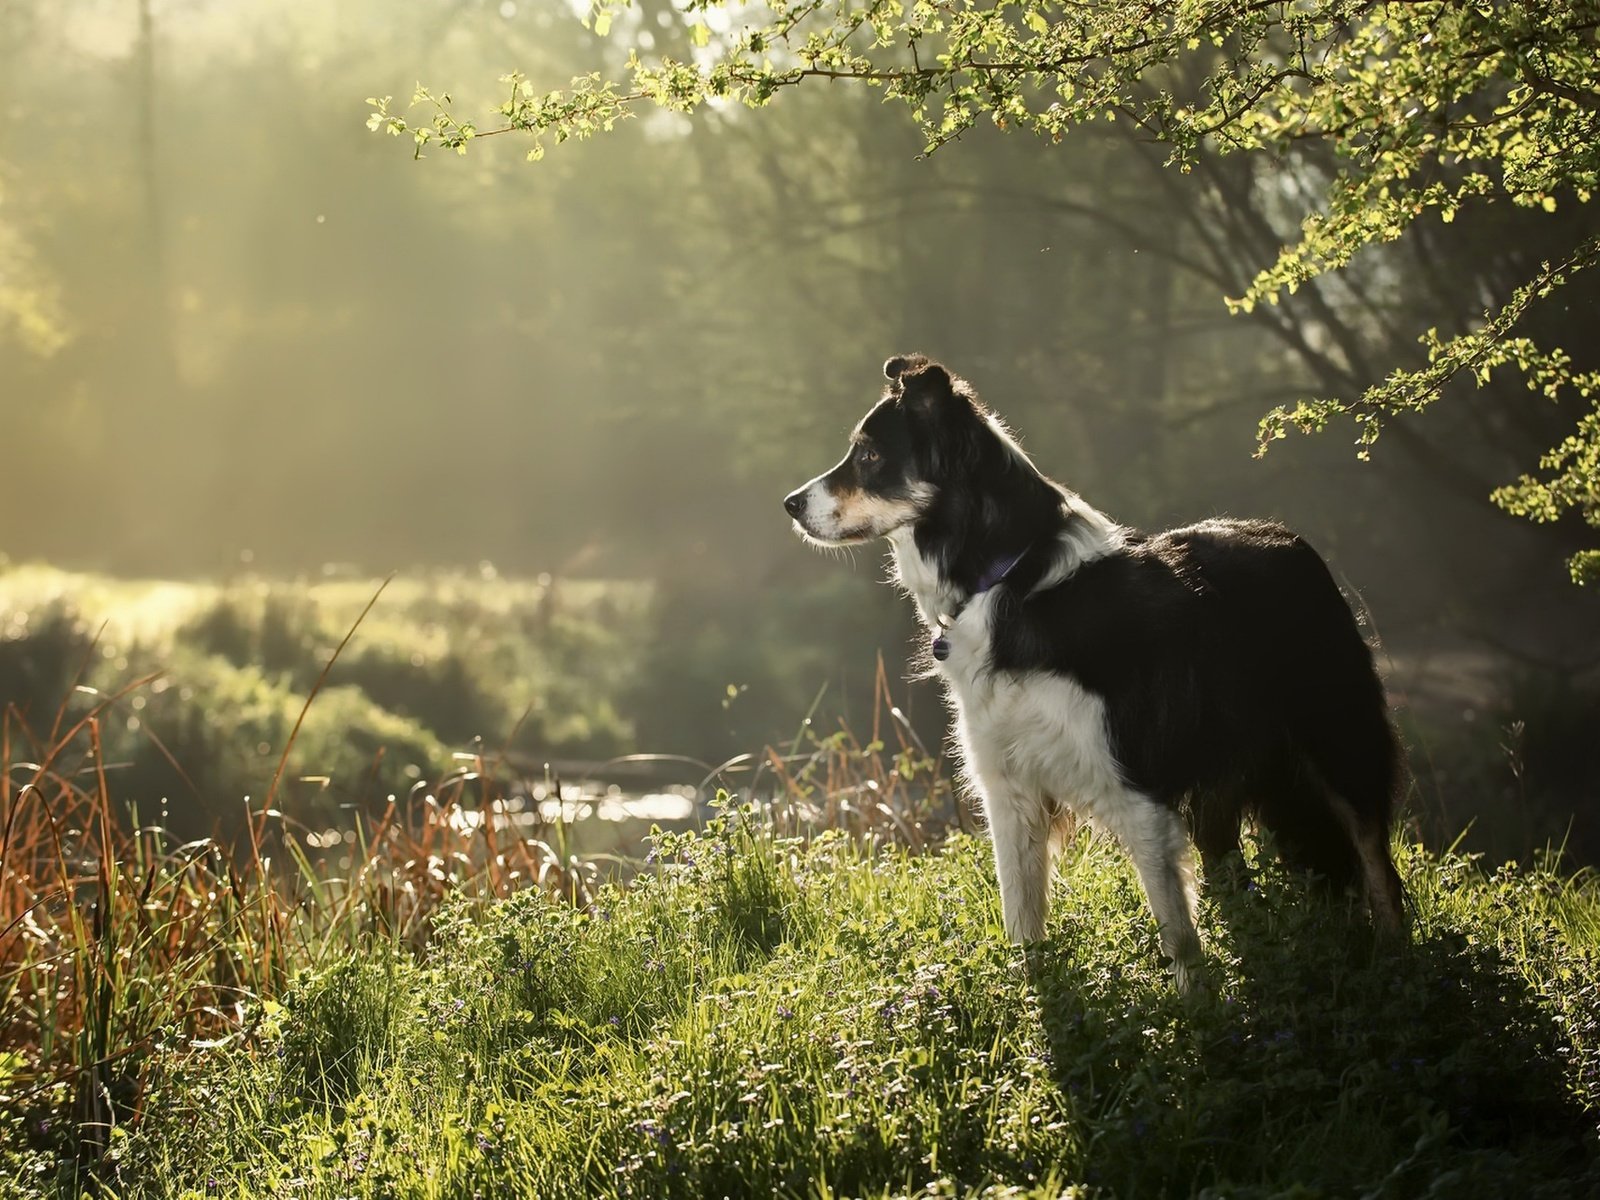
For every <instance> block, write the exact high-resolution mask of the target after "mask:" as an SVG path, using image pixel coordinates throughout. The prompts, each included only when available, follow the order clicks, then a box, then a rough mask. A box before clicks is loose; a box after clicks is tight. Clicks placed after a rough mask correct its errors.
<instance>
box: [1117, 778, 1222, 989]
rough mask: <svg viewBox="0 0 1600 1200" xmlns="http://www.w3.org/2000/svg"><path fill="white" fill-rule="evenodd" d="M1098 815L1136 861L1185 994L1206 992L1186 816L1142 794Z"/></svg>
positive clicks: (1127, 794) (1163, 944) (1124, 797)
mask: <svg viewBox="0 0 1600 1200" xmlns="http://www.w3.org/2000/svg"><path fill="white" fill-rule="evenodd" d="M1095 815H1096V817H1097V818H1098V819H1099V820H1100V823H1101V824H1103V825H1104V826H1105V827H1106V828H1107V829H1109V830H1110V831H1111V832H1112V834H1114V835H1115V836H1116V838H1117V840H1118V841H1119V842H1121V843H1122V845H1123V847H1124V848H1125V849H1126V850H1127V851H1128V854H1129V855H1130V856H1131V857H1132V859H1133V865H1134V868H1135V869H1136V870H1137V871H1138V872H1139V882H1140V883H1142V884H1143V885H1144V894H1145V898H1146V899H1147V900H1148V901H1149V902H1150V911H1151V912H1152V913H1153V914H1155V918H1156V926H1157V928H1158V929H1160V931H1161V953H1162V954H1163V955H1165V956H1166V958H1167V959H1168V960H1169V961H1170V962H1171V963H1172V974H1173V977H1174V979H1175V980H1176V982H1177V985H1178V990H1179V991H1180V992H1185V993H1187V992H1193V991H1200V990H1204V988H1205V986H1206V978H1205V968H1204V958H1203V955H1202V953H1201V950H1200V933H1199V931H1198V930H1197V929H1196V928H1195V923H1194V918H1195V904H1196V895H1195V884H1194V855H1193V854H1192V852H1191V850H1190V846H1189V835H1188V831H1187V830H1186V829H1185V827H1184V821H1183V818H1182V817H1181V816H1179V815H1178V813H1176V812H1175V811H1173V810H1172V809H1170V808H1167V807H1165V806H1164V805H1161V804H1158V803H1157V802H1156V801H1154V800H1151V799H1149V798H1147V797H1145V796H1141V795H1140V794H1138V793H1137V792H1131V791H1130V792H1125V793H1123V794H1122V795H1121V796H1118V797H1117V798H1116V799H1115V801H1114V802H1113V803H1110V804H1104V805H1097V806H1096V809H1095Z"/></svg>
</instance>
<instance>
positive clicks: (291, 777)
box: [0, 566, 649, 836]
mask: <svg viewBox="0 0 1600 1200" xmlns="http://www.w3.org/2000/svg"><path fill="white" fill-rule="evenodd" d="M378 586H379V584H378V581H376V580H364V579H356V580H352V579H343V578H333V579H325V580H318V581H310V582H306V581H301V582H292V581H280V582H268V581H265V580H260V579H249V578H246V579H241V580H238V581H235V582H232V583H228V584H213V583H204V582H196V583H174V582H157V581H138V580H113V579H108V578H105V577H102V576H95V575H84V574H75V573H69V572H64V571H58V570H55V569H53V568H48V567H42V566H18V567H13V568H10V569H9V570H6V569H0V711H3V710H4V709H8V708H9V709H13V710H14V718H13V719H14V723H15V725H16V726H17V727H18V728H19V729H26V730H27V731H28V734H29V735H30V736H31V738H32V739H33V740H35V741H38V742H40V743H44V744H48V743H49V742H50V741H51V740H52V739H51V737H50V736H49V734H50V729H51V725H52V722H53V720H54V717H55V714H56V713H57V712H58V711H59V710H60V709H61V706H62V700H63V697H69V696H70V694H71V693H72V691H73V689H74V687H75V686H81V687H83V688H92V689H97V690H99V691H102V692H109V691H114V690H117V689H119V688H121V687H123V686H125V685H126V684H127V683H128V682H130V681H131V680H133V679H136V678H139V677H141V676H144V677H148V678H149V682H148V684H147V686H145V687H143V688H141V689H139V691H138V694H137V695H135V696H133V697H131V698H130V700H129V701H128V703H127V704H125V705H122V706H119V708H118V709H117V711H116V713H115V714H114V717H115V719H112V718H111V716H109V715H108V717H107V719H106V720H105V721H104V722H103V723H102V729H101V735H102V739H103V742H104V745H105V749H106V761H107V763H108V765H109V766H110V769H111V770H112V775H113V778H112V785H113V790H114V792H115V794H116V796H117V798H118V799H119V800H121V801H124V802H132V803H137V804H138V805H139V807H140V808H141V810H142V811H143V812H145V813H146V814H148V815H149V816H151V817H156V816H158V815H160V816H163V818H164V823H167V824H169V825H171V826H173V827H175V828H176V829H177V830H178V831H179V832H181V833H183V834H184V835H185V836H199V835H201V834H204V833H209V832H210V831H211V830H212V828H213V827H214V826H215V825H216V824H217V823H218V822H219V820H220V822H221V824H222V825H223V827H224V828H226V829H229V830H232V829H234V828H236V827H237V824H238V820H239V813H240V808H239V805H240V802H241V800H242V798H243V797H244V796H246V795H253V796H258V797H259V796H261V795H262V794H264V792H265V790H266V788H267V785H268V784H269V782H270V781H271V779H272V777H273V774H274V772H275V769H276V767H277V763H278V757H279V751H280V750H281V749H282V747H283V745H284V744H285V742H286V741H287V738H288V734H289V731H290V729H291V728H293V726H294V724H295V721H296V720H297V718H298V717H299V714H300V710H301V707H302V705H303V704H304V701H305V697H306V695H307V694H308V693H309V692H310V690H311V689H312V687H313V686H314V685H315V684H316V682H317V680H318V678H319V676H320V675H321V673H322V669H323V667H324V665H325V664H326V663H327V661H328V657H329V655H330V653H331V651H332V649H333V647H334V646H336V645H337V644H338V643H339V641H340V639H341V638H342V637H343V636H344V634H345V633H346V632H347V631H348V630H349V629H350V627H351V625H352V623H353V622H354V621H355V619H356V618H357V616H358V615H359V614H360V613H361V612H362V609H363V607H364V606H365V605H366V604H367V602H368V601H370V600H371V599H372V597H373V594H374V592H375V590H376V589H377V587H378ZM648 606H649V594H648V588H647V587H645V586H644V585H639V584H622V583H597V582H582V581H552V580H550V579H548V578H545V579H543V580H540V581H533V580H526V581H519V580H505V579H499V578H492V577H490V578H486V577H482V576H480V575H464V574H459V573H455V574H453V573H448V572H433V573H430V574H426V575H421V576H414V577H410V578H405V579H396V580H393V581H391V583H390V584H389V585H388V586H387V587H386V588H385V589H384V594H383V597H382V601H381V603H380V604H378V605H376V606H374V608H373V611H372V612H371V614H370V615H369V616H368V617H367V619H366V620H365V621H364V622H363V623H362V627H361V630H360V633H359V636H358V637H356V638H354V639H353V640H352V642H351V644H350V645H349V647H347V649H346V651H345V653H344V654H342V655H341V656H340V658H339V661H338V662H337V663H336V664H335V666H334V668H333V670H332V671H331V672H330V674H329V676H328V679H327V681H326V685H325V687H324V689H323V692H322V694H321V696H320V697H319V699H318V702H317V704H316V706H315V707H314V708H313V709H312V710H311V711H310V712H309V713H308V714H307V717H306V723H305V725H304V727H303V728H302V729H301V731H300V735H299V737H298V738H297V740H296V749H295V753H294V757H293V760H292V761H291V762H290V763H289V770H288V772H287V773H286V775H285V778H284V781H283V783H282V785H281V787H280V788H279V791H278V793H277V799H278V800H279V801H280V807H282V808H283V809H284V810H285V811H288V812H290V813H291V814H292V815H293V816H295V817H296V818H297V819H300V820H303V821H307V822H321V823H327V822H328V821H330V820H332V819H334V818H335V817H336V816H337V814H338V812H339V810H340V809H341V807H344V806H358V807H364V808H366V809H368V810H369V811H370V810H376V809H381V808H382V806H383V804H384V802H385V799H386V797H387V796H388V795H390V794H394V793H404V792H405V791H406V790H407V789H408V788H410V787H411V786H412V785H414V784H416V783H417V782H418V781H420V780H424V779H426V778H428V777H429V775H430V773H431V772H432V771H434V770H435V769H436V768H437V766H438V764H440V763H442V762H448V761H449V759H450V754H451V752H452V751H466V752H472V751H475V750H478V749H480V748H484V749H486V750H487V751H488V752H489V753H491V754H493V753H494V752H496V751H499V750H501V749H510V750H511V751H513V752H516V751H520V752H522V753H523V754H524V755H526V756H529V757H530V758H531V759H533V760H535V761H536V760H538V759H541V758H546V757H556V758H575V759H604V758H608V757H610V756H611V755H614V754H617V753H619V752H621V751H622V750H623V749H625V748H627V747H629V746H631V745H632V742H633V738H632V728H631V724H630V722H629V719H628V718H627V717H626V716H625V715H623V712H622V709H623V708H625V707H626V699H625V697H626V694H627V691H628V689H629V688H631V687H632V686H634V674H635V671H636V668H637V665H638V661H639V650H638V646H639V644H640V642H641V641H642V640H643V630H644V628H645V626H646V622H647V614H648ZM86 704H87V701H83V700H82V698H81V697H80V698H79V699H78V700H77V701H76V709H75V710H74V711H76V710H81V709H82V708H83V707H85V706H86ZM169 811H170V813H171V815H170V816H167V815H166V814H167V813H168V812H169Z"/></svg>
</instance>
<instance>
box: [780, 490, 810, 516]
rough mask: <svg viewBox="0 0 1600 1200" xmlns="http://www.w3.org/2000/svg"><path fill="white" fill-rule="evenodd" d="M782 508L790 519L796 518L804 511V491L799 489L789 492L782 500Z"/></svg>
mask: <svg viewBox="0 0 1600 1200" xmlns="http://www.w3.org/2000/svg"><path fill="white" fill-rule="evenodd" d="M783 508H784V511H785V512H787V513H788V514H789V515H790V516H791V517H798V516H799V515H800V514H801V513H803V512H805V510H806V489H805V488H799V489H797V490H796V491H793V492H790V493H789V494H788V495H787V496H785V497H784V498H783Z"/></svg>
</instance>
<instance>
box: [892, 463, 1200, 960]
mask: <svg viewBox="0 0 1600 1200" xmlns="http://www.w3.org/2000/svg"><path fill="white" fill-rule="evenodd" d="M1018 452H1019V453H1020V450H1019V451H1018ZM1069 503H1070V504H1071V505H1072V507H1073V508H1074V511H1075V512H1077V513H1078V514H1079V515H1080V516H1081V517H1082V518H1083V519H1082V520H1079V521H1074V522H1073V523H1072V526H1071V532H1069V533H1067V534H1065V535H1063V537H1062V538H1061V542H1060V545H1059V546H1058V548H1057V550H1056V561H1055V564H1054V565H1053V566H1052V568H1051V569H1050V570H1049V571H1047V572H1046V573H1045V575H1044V576H1043V578H1042V579H1041V580H1040V582H1039V583H1038V584H1037V585H1036V586H1037V587H1041V588H1047V587H1052V586H1054V585H1055V584H1057V583H1059V582H1061V581H1062V580H1064V579H1066V578H1067V577H1068V576H1069V575H1071V574H1072V572H1073V571H1075V570H1076V569H1077V568H1078V567H1079V566H1081V565H1082V564H1083V563H1085V562H1088V561H1091V560H1092V559H1095V558H1098V557H1100V556H1101V555H1104V554H1107V553H1110V552H1111V551H1112V550H1114V549H1115V548H1116V547H1117V546H1118V545H1119V544H1120V543H1121V540H1122V530H1121V528H1120V527H1119V526H1117V525H1116V524H1115V523H1114V522H1113V521H1112V520H1111V519H1110V518H1109V517H1107V516H1105V515H1104V514H1103V513H1100V512H1098V511H1097V510H1095V509H1093V508H1090V507H1089V506H1088V505H1087V504H1085V503H1083V501H1081V500H1080V499H1078V498H1077V497H1072V498H1071V500H1070V501H1069ZM888 538H889V544H890V547H891V550H892V552H893V556H894V564H895V578H896V581H897V582H898V583H899V584H900V586H901V587H903V588H904V589H905V590H906V591H907V592H908V593H910V595H911V596H912V598H913V599H914V600H915V601H916V605H917V610H918V612H920V613H921V615H922V619H923V621H924V623H925V624H926V625H927V626H928V628H929V629H930V631H931V630H933V629H935V628H937V627H939V626H940V622H941V618H944V617H947V616H948V614H950V613H951V612H953V611H956V610H958V609H959V615H958V616H957V617H956V618H955V619H954V620H953V621H949V622H947V623H946V624H945V625H944V636H945V638H946V640H947V641H948V642H949V645H950V654H949V657H948V658H947V659H946V660H945V661H944V662H943V663H941V664H939V668H940V670H941V671H942V673H943V675H944V677H945V679H946V680H947V681H948V683H949V688H950V697H951V701H952V704H953V707H954V709H955V732H956V739H957V745H958V747H959V750H960V754H961V759H962V766H963V770H964V773H965V775H966V778H967V782H968V783H969V785H970V786H971V787H972V788H973V789H974V790H975V791H976V792H977V793H978V794H979V795H980V796H981V797H982V800H983V807H984V814H985V817H986V818H987V821H988V825H989V831H990V836H991V838H992V840H993V843H994V860H995V872H996V875H997V876H998V879H999V883H1000V903H1001V910H1002V912H1003V914H1004V919H1005V926H1006V934H1007V935H1008V936H1009V937H1010V938H1011V940H1012V941H1014V942H1018V943H1024V942H1033V941H1037V940H1039V939H1041V938H1042V937H1043V936H1044V926H1045V914H1046V911H1047V908H1048V900H1049V886H1050V878H1051V874H1052V869H1053V867H1054V863H1055V859H1056V856H1057V855H1058V854H1059V853H1060V851H1061V850H1062V849H1063V848H1064V847H1065V846H1066V844H1067V842H1068V841H1069V840H1070V838H1071V835H1072V832H1073V830H1074V828H1075V826H1076V824H1077V823H1078V822H1080V821H1081V822H1085V823H1087V824H1089V825H1091V826H1093V827H1096V828H1098V829H1102V830H1104V831H1106V832H1107V833H1110V834H1111V835H1112V836H1113V837H1115V838H1116V839H1117V841H1118V842H1120V843H1121V844H1122V846H1123V847H1124V849H1126V850H1127V852H1128V854H1129V855H1130V857H1131V858H1132V859H1133V862H1134V866H1135V868H1136V869H1137V871H1138V873H1139V878H1140V881H1141V882H1142V883H1143V885H1144V890H1145V894H1146V896H1147V897H1148V898H1149V901H1150V907H1151V910H1152V911H1153V912H1154V913H1155V917H1156V922H1157V924H1158V926H1159V928H1160V932H1161V948H1162V952H1163V953H1164V954H1165V955H1166V956H1167V957H1168V958H1169V959H1170V960H1171V961H1172V964H1173V971H1174V974H1175V975H1176V979H1177V985H1178V987H1179V989H1180V990H1184V991H1187V990H1189V989H1190V988H1191V987H1193V986H1195V985H1196V984H1198V983H1199V982H1200V981H1201V976H1200V960H1201V953H1200V939H1199V935H1198V933H1197V932H1196V930H1195V920H1194V913H1195V903H1196V891H1195V880H1194V859H1193V856H1192V851H1191V847H1190V842H1189V836H1188V831H1187V830H1186V829H1185V827H1184V824H1183V819H1182V817H1181V816H1180V815H1179V814H1178V813H1176V812H1174V811H1172V810H1171V809H1169V808H1167V807H1165V806H1163V805H1161V804H1159V803H1157V802H1155V801H1154V800H1152V799H1150V798H1149V797H1148V796H1145V795H1143V794H1141V793H1140V792H1138V791H1136V790H1134V789H1133V788H1130V787H1129V786H1128V785H1127V784H1126V783H1125V782H1124V781H1123V778H1122V774H1121V772H1120V771H1119V770H1118V767H1117V762H1116V757H1115V755H1114V754H1113V753H1112V749H1111V743H1110V738H1109V735H1108V733H1107V729H1106V720H1105V706H1104V703H1103V702H1102V701H1101V700H1100V698H1099V697H1098V696H1096V695H1094V694H1093V693H1092V692H1089V691H1086V690H1085V689H1084V688H1082V687H1080V686H1078V685H1077V684H1076V683H1074V682H1073V681H1072V680H1070V679H1067V678H1064V677H1061V676H1056V675H1048V674H1043V673H1032V672H1030V673H1028V674H1026V675H1016V674H1010V673H1004V672H999V671H995V670H993V669H992V668H991V667H990V666H989V663H990V654H989V640H990V636H991V624H990V609H991V600H992V596H991V595H990V594H989V593H985V594H983V595H979V596H974V597H972V598H971V600H970V601H969V602H968V603H967V604H966V605H965V607H961V605H960V603H959V602H960V600H961V599H962V597H961V596H959V595H956V594H952V593H951V592H950V591H949V585H948V584H947V583H945V582H944V581H943V580H942V579H941V576H940V572H939V571H938V570H937V568H936V567H935V565H934V564H933V563H930V562H928V561H926V560H925V559H924V558H923V557H922V555H921V554H920V553H919V552H918V550H917V547H916V542H915V540H914V538H913V536H912V532H911V526H910V525H909V524H908V525H902V526H900V527H899V528H897V529H893V530H890V531H888Z"/></svg>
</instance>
